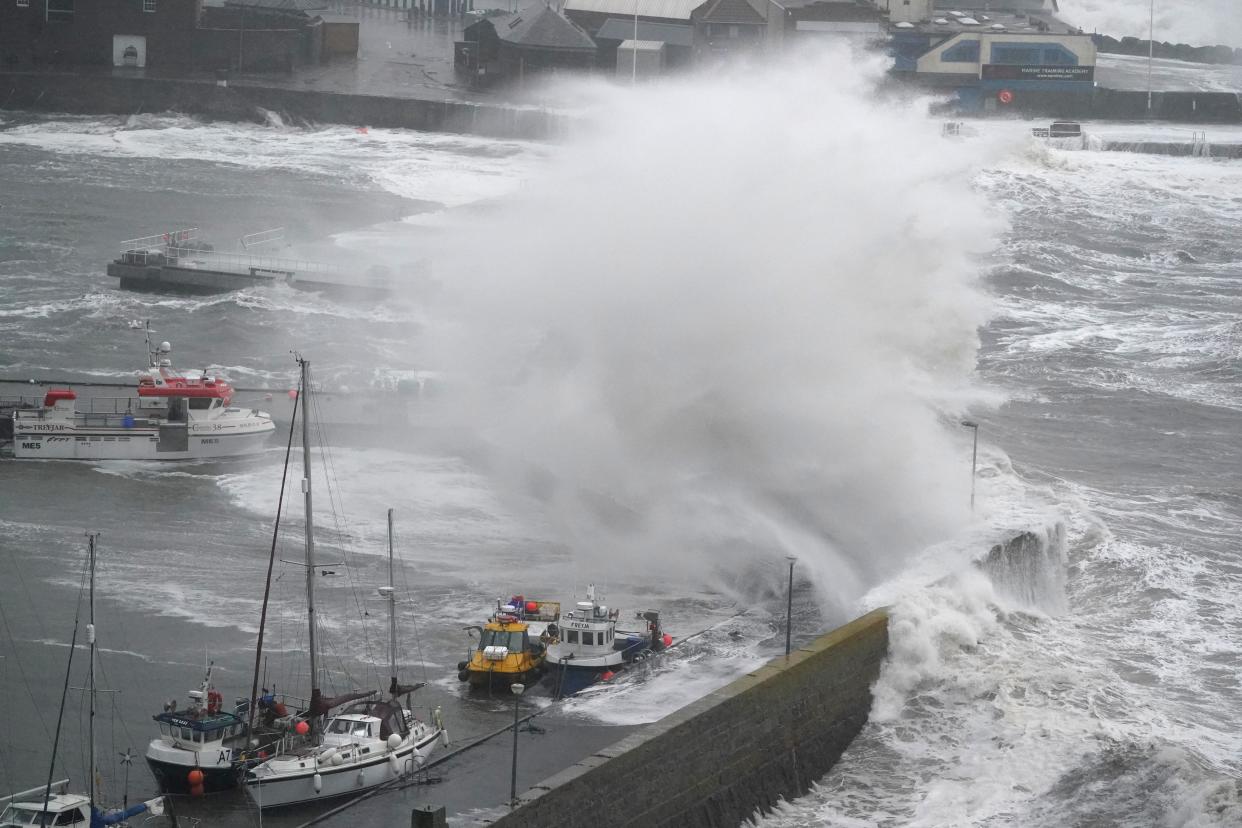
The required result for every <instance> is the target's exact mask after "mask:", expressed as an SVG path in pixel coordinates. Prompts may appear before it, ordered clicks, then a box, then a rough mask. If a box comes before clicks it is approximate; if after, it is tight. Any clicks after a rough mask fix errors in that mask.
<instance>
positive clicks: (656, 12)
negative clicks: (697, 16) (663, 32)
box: [564, 0, 705, 20]
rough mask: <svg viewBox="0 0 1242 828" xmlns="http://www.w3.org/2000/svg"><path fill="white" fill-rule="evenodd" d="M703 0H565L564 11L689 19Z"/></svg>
mask: <svg viewBox="0 0 1242 828" xmlns="http://www.w3.org/2000/svg"><path fill="white" fill-rule="evenodd" d="M704 2H705V0H565V6H564V9H565V11H579V12H599V13H601V14H615V15H628V16H629V17H631V18H632V17H633V16H634V15H635V14H637V15H638V16H639V17H648V18H651V17H654V18H658V19H662V20H689V19H690V13H691V12H693V11H694V10H695V9H697V8H698V7H699V6H701V5H703V3H704Z"/></svg>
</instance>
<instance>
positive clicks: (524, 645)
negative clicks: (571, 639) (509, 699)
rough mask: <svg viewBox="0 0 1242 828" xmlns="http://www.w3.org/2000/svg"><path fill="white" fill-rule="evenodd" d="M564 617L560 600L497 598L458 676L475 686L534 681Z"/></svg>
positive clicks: (489, 687)
mask: <svg viewBox="0 0 1242 828" xmlns="http://www.w3.org/2000/svg"><path fill="white" fill-rule="evenodd" d="M560 617H561V605H560V603H559V602H557V601H534V600H527V599H526V598H525V597H524V596H521V595H514V596H513V597H511V598H510V599H509V601H508V602H507V603H505V604H503V605H502V604H500V602H499V601H497V606H496V612H495V614H494V615H493V616H492V617H491V618H490V619H489V620H488V621H487V623H486V624H484V625H483V626H482V627H468V628H467V629H469V630H471V632H472V634H473V633H474V632H477V633H478V637H479V638H478V645H477V646H476V647H474V648H473V650H472V651H471V653H470V657H469V659H468V660H466V661H461V662H459V663H458V664H457V678H458V679H460V680H461V681H468V682H470V687H471V688H472V689H480V688H486V689H487V690H488V691H489V692H490V691H491V690H493V689H499V690H502V691H507V690H508V689H509V686H510V685H512V684H513V683H514V682H518V683H526V684H533V683H534V682H537V681H538V680H539V679H540V678H542V677H543V670H544V657H545V655H546V654H547V647H548V645H549V644H550V643H552V642H553V641H555V640H556V636H557V635H558V628H557V626H556V622H557V621H559V620H560Z"/></svg>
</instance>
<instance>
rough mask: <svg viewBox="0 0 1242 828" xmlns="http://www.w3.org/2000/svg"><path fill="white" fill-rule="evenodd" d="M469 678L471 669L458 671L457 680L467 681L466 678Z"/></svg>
mask: <svg viewBox="0 0 1242 828" xmlns="http://www.w3.org/2000/svg"><path fill="white" fill-rule="evenodd" d="M468 678H470V671H469V670H462V671H461V672H460V673H458V674H457V680H458V681H465V680H466V679H468Z"/></svg>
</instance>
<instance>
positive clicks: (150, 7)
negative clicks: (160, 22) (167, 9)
mask: <svg viewBox="0 0 1242 828" xmlns="http://www.w3.org/2000/svg"><path fill="white" fill-rule="evenodd" d="M142 10H143V11H144V12H152V13H154V12H155V0H142Z"/></svg>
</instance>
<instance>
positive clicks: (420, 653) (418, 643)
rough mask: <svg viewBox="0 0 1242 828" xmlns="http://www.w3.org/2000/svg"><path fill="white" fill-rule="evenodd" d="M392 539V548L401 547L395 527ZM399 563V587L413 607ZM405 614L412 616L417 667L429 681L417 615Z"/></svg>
mask: <svg viewBox="0 0 1242 828" xmlns="http://www.w3.org/2000/svg"><path fill="white" fill-rule="evenodd" d="M392 539H393V546H394V547H399V546H400V545H401V534H400V532H399V531H398V530H397V527H396V526H393V530H392ZM401 563H402V565H401V585H402V586H403V587H404V588H405V600H406V601H407V603H409V604H410V605H411V606H414V595H413V593H412V592H411V591H410V581H409V578H408V577H407V576H406V567H405V559H404V558H402V559H401ZM407 614H408V615H410V616H412V620H411V621H410V625H411V626H412V627H413V628H414V651H415V652H416V653H417V654H418V663H419V666H420V667H422V671H423V681H430V679H429V678H428V676H427V659H426V658H424V657H423V639H422V634H421V633H420V632H419V629H418V613H416V612H410V613H407Z"/></svg>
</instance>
